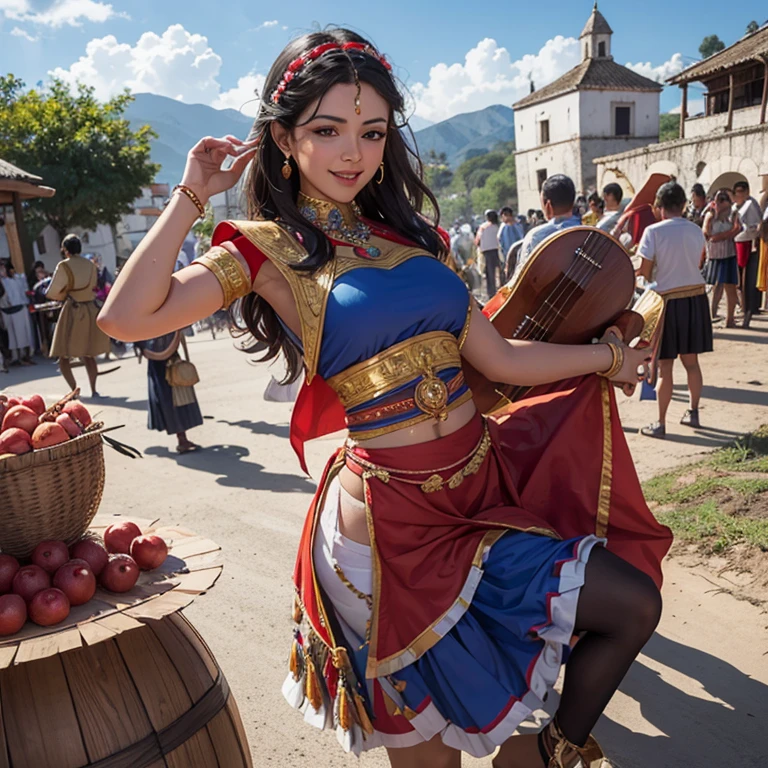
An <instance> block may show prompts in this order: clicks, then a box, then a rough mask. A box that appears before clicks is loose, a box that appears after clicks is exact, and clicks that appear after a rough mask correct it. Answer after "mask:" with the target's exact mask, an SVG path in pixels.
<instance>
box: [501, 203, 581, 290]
mask: <svg viewBox="0 0 768 768" xmlns="http://www.w3.org/2000/svg"><path fill="white" fill-rule="evenodd" d="M579 226H581V217H580V216H574V215H573V214H572V213H568V214H565V215H564V216H555V217H554V218H553V219H550V220H549V221H548V222H546V223H545V224H539V226H538V227H534V228H533V229H531V230H530V231H529V232H528V234H527V235H526V236H525V239H524V240H523V245H522V247H521V248H520V254H519V255H518V257H517V264H516V265H515V274H514V275H513V276H512V280H517V278H518V276H519V275H520V273H521V272H522V270H523V267H524V266H525V263H526V262H527V261H528V259H529V258H530V257H531V254H532V253H533V252H534V250H536V246H538V245H540V244H541V243H543V242H544V241H545V240H546V239H547V238H548V237H551V236H552V235H554V234H555V233H556V232H561V231H562V230H564V229H570V228H571V227H579Z"/></svg>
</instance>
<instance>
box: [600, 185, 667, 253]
mask: <svg viewBox="0 0 768 768" xmlns="http://www.w3.org/2000/svg"><path fill="white" fill-rule="evenodd" d="M669 179H670V177H669V176H667V175H666V174H665V173H652V174H651V175H650V176H649V177H648V179H647V180H646V182H645V184H643V186H642V187H641V188H640V190H638V191H637V192H636V193H635V196H634V197H633V198H632V199H631V200H630V201H629V204H628V205H627V207H626V208H625V209H624V213H622V214H621V217H620V218H619V221H618V223H617V224H616V226H615V227H614V229H613V231H612V232H611V234H612V235H613V236H614V237H615V238H616V239H617V240H620V241H621V244H622V245H623V246H624V247H625V248H626V249H627V250H631V249H632V248H635V247H636V246H637V245H638V244H639V243H640V240H641V238H642V237H643V232H645V230H646V229H647V228H648V227H650V226H651V224H655V223H656V222H657V221H658V220H659V214H658V208H657V207H656V205H655V203H656V192H657V191H658V189H659V187H660V186H661V185H662V184H666V183H667V182H668V181H669Z"/></svg>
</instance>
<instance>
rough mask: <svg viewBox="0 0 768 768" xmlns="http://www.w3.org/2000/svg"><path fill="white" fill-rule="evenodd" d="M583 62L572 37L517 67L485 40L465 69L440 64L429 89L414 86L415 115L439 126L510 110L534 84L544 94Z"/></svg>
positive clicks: (517, 63) (504, 52) (432, 73)
mask: <svg viewBox="0 0 768 768" xmlns="http://www.w3.org/2000/svg"><path fill="white" fill-rule="evenodd" d="M580 58H581V56H580V52H579V43H578V41H577V40H576V39H575V38H573V37H563V36H562V35H558V36H557V37H555V38H553V39H552V40H548V41H547V42H546V43H545V44H544V46H543V47H542V48H541V50H540V51H539V52H538V53H536V54H526V55H525V56H523V57H522V58H521V59H517V60H515V61H513V60H512V57H511V56H510V55H509V51H508V50H507V49H506V48H502V47H500V46H499V45H498V43H497V42H496V41H495V40H493V39H492V38H489V37H487V38H485V39H484V40H481V41H480V42H479V43H478V44H477V45H476V46H475V47H474V48H472V50H470V51H469V52H468V53H467V54H466V56H465V57H464V63H463V64H460V63H458V62H457V63H454V64H450V65H448V64H444V63H441V64H436V65H435V66H434V67H432V69H431V70H430V71H429V82H428V83H427V84H426V85H424V84H423V83H416V84H415V85H413V86H412V88H411V92H412V93H413V96H414V98H415V99H416V114H417V115H419V116H421V117H423V118H426V119H427V120H433V121H439V120H445V119H446V118H448V117H451V116H452V115H456V114H458V113H460V112H472V111H474V110H478V109H483V108H485V107H489V106H491V105H492V104H508V105H509V106H511V105H512V104H513V103H514V102H515V101H517V100H518V99H521V98H522V97H523V96H525V95H526V94H527V93H528V92H529V91H530V80H531V79H532V80H533V82H534V85H535V87H536V88H541V87H542V86H544V85H547V84H548V83H551V82H552V81H553V80H555V79H557V78H558V77H560V75H563V74H565V73H566V72H567V71H568V70H569V69H571V68H572V67H574V66H576V64H578V63H579V61H580Z"/></svg>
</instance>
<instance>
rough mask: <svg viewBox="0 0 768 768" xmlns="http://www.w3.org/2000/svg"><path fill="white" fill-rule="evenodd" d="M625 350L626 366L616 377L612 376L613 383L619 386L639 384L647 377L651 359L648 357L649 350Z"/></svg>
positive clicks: (630, 348) (627, 348)
mask: <svg viewBox="0 0 768 768" xmlns="http://www.w3.org/2000/svg"><path fill="white" fill-rule="evenodd" d="M623 349H624V365H622V366H621V370H620V371H619V372H618V373H617V374H616V375H615V376H611V381H615V382H617V383H619V384H637V382H638V381H642V380H643V379H644V378H646V377H647V375H648V364H649V363H650V362H651V357H650V356H649V355H648V350H647V349H633V348H632V347H623Z"/></svg>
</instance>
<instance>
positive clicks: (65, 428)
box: [0, 390, 91, 456]
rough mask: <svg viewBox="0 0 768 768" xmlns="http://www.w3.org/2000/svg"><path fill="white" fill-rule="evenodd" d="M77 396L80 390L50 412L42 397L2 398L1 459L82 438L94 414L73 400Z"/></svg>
mask: <svg viewBox="0 0 768 768" xmlns="http://www.w3.org/2000/svg"><path fill="white" fill-rule="evenodd" d="M77 394H78V390H76V391H75V392H72V393H71V394H69V395H67V396H66V397H65V398H63V399H62V400H60V401H59V402H57V403H54V404H53V405H52V406H51V407H50V408H46V405H45V401H44V400H43V398H42V397H41V396H40V395H30V396H29V397H14V396H7V395H0V456H3V455H4V454H16V455H19V454H22V453H28V452H29V451H32V450H40V449H41V448H51V447H52V446H54V445H59V444H60V443H66V442H67V440H71V439H72V438H73V437H78V436H79V435H82V434H83V432H85V430H86V428H87V427H88V425H89V424H90V423H91V414H90V413H88V409H87V408H86V407H85V406H84V405H83V404H82V403H81V402H80V401H79V400H75V399H73V398H74V397H76V396H77Z"/></svg>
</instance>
